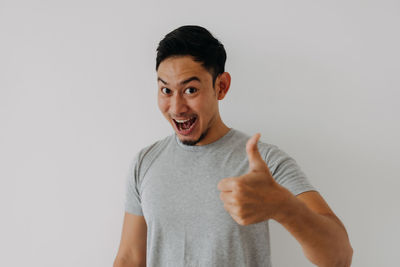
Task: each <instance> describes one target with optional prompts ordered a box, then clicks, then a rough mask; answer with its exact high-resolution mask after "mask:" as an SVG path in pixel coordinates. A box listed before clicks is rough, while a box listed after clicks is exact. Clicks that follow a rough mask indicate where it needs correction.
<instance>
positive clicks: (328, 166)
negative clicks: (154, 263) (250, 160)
mask: <svg viewBox="0 0 400 267" xmlns="http://www.w3.org/2000/svg"><path fill="white" fill-rule="evenodd" d="M399 15H400V4H399V2H398V1H361V0H360V1H310V0H305V1H297V0H290V1H289V0H287V1H282V0H281V1H259V2H252V1H250V2H246V3H245V2H244V1H237V2H235V1H193V2H192V1H159V2H154V1H141V2H140V3H139V2H134V1H94V0H93V1H88V0H79V1H15V0H14V1H4V0H1V1H0V127H1V128H0V164H1V167H0V178H1V180H0V181H1V184H0V190H1V191H0V208H1V215H0V216H1V219H0V254H1V255H0V266H8V267H13V266H35V267H36V266H37V267H50V266H51V267H53V266H60V267H67V266H68V267H72V266H73V267H87V266H89V267H91V266H93V267H102V266H111V265H112V262H113V260H114V257H115V255H116V253H117V249H118V245H119V240H120V234H121V227H122V218H123V211H124V210H123V195H124V190H125V185H124V181H125V175H126V173H127V171H128V164H129V161H130V160H131V158H132V156H133V155H134V154H135V153H136V152H137V151H138V150H139V149H141V148H143V147H144V146H146V145H149V144H151V143H153V142H155V141H156V140H158V139H161V138H163V137H165V136H166V135H169V134H171V133H172V128H171V126H170V125H169V124H168V123H167V122H166V120H165V119H164V117H162V115H161V113H160V112H159V110H158V107H157V104H156V103H157V102H156V92H157V87H156V72H155V56H156V52H155V49H156V47H157V44H158V42H159V41H160V40H161V39H162V38H163V36H164V35H165V34H167V33H168V32H169V31H171V30H173V29H175V28H177V27H179V26H181V25H185V24H196V25H201V26H204V27H206V28H207V29H209V30H210V31H211V32H212V33H213V34H214V35H215V36H216V37H217V38H218V39H220V41H221V42H222V43H223V44H224V45H225V48H226V50H227V54H228V59H227V63H226V71H228V72H230V74H231V75H232V84H231V88H230V91H229V93H228V95H227V97H226V98H225V99H224V100H223V101H221V102H220V110H221V115H222V118H223V120H224V122H225V123H226V124H227V125H228V126H229V127H234V128H236V129H239V130H242V131H244V132H246V133H248V134H251V135H252V134H254V133H256V132H261V134H262V136H261V140H262V141H264V142H268V143H272V144H276V145H278V146H279V147H280V148H281V149H283V150H284V151H286V152H287V153H289V154H290V155H291V156H292V157H294V158H295V159H296V161H297V162H298V163H299V165H300V166H301V167H302V169H303V171H304V172H305V173H306V174H307V175H308V177H309V179H310V181H311V182H312V183H313V185H314V186H315V187H317V188H318V189H319V191H320V193H321V194H322V195H323V196H324V197H325V199H326V200H327V202H328V203H329V204H330V206H331V208H332V209H333V210H334V211H335V212H336V214H337V215H338V216H339V218H340V219H341V220H342V221H343V223H344V224H345V226H346V227H347V230H348V232H349V235H350V240H351V243H352V246H353V248H354V257H353V266H362V267H365V266H397V264H398V249H399V245H398V242H399V237H400V234H399V223H400V215H399V207H398V204H399V203H400V197H399V196H398V190H399V186H400V183H399V180H398V179H399V167H398V165H397V164H398V161H399V149H400V142H399V140H398V138H399V137H400V128H399V119H398V115H399V114H400V108H399V97H400V93H399V89H400V88H399V86H400V78H399V77H400V75H399V69H400V68H399V62H400V53H399V47H400V38H399V28H400V27H399V26H400V16H399ZM270 225H271V231H272V253H273V254H272V257H273V263H274V266H300V267H301V266H312V264H311V263H309V262H308V260H307V259H306V258H305V257H304V255H303V254H302V250H301V247H300V246H299V245H298V243H297V242H296V241H295V239H294V238H293V237H292V236H291V235H290V234H289V233H288V232H286V230H285V229H284V228H282V227H281V226H280V225H279V224H277V223H276V222H271V223H270Z"/></svg>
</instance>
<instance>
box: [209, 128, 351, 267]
mask: <svg viewBox="0 0 400 267" xmlns="http://www.w3.org/2000/svg"><path fill="white" fill-rule="evenodd" d="M259 138H260V135H259V134H256V135H254V136H253V137H252V138H251V139H249V141H248V142H247V145H246V151H247V155H248V159H249V172H248V173H246V174H244V175H241V176H239V177H228V178H224V179H222V180H221V181H220V182H219V183H218V185H217V187H218V189H219V190H220V191H221V193H220V198H221V200H222V202H223V203H224V208H225V209H226V210H227V211H228V213H229V214H230V215H231V216H232V218H233V219H234V220H235V221H236V222H237V223H239V224H240V225H249V224H253V223H258V222H262V221H265V220H268V219H274V220H276V221H277V222H279V223H280V224H282V225H283V226H284V227H285V228H286V229H287V230H288V231H289V232H290V233H291V234H292V235H293V236H294V238H296V240H297V241H298V242H299V243H300V245H301V246H302V248H303V251H304V254H305V256H306V257H307V258H308V259H309V260H310V261H311V262H312V263H314V264H316V265H317V266H323V267H324V266H328V267H331V266H335V267H336V266H337V267H342V266H343V267H347V266H350V264H351V259H352V255H353V249H352V247H351V245H350V241H349V238H348V236H347V232H346V229H345V227H344V225H343V224H342V222H341V221H340V220H339V219H338V218H337V217H336V215H335V214H334V213H333V212H332V210H331V209H330V208H329V206H328V204H327V203H326V202H325V200H324V199H323V198H322V196H321V195H320V194H319V193H318V192H316V191H307V192H304V193H301V194H298V195H297V196H295V195H294V194H292V193H291V192H290V191H289V190H288V189H287V188H285V187H283V186H282V185H280V184H278V183H277V182H276V181H275V179H274V178H273V177H272V175H271V173H270V171H269V168H268V165H267V164H266V162H265V161H264V160H263V158H262V157H261V155H260V153H259V151H258V148H257V141H258V139H259Z"/></svg>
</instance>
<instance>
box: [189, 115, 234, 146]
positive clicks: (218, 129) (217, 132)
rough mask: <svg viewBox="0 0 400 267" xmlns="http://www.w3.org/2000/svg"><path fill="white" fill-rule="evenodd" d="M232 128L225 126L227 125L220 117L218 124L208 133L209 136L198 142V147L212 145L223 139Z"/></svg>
mask: <svg viewBox="0 0 400 267" xmlns="http://www.w3.org/2000/svg"><path fill="white" fill-rule="evenodd" d="M229 130H230V128H229V127H228V126H226V125H225V123H224V122H223V121H222V120H221V118H220V117H219V116H218V119H217V122H216V123H215V125H213V126H212V127H211V128H210V129H209V130H208V133H207V136H206V137H205V138H204V139H203V140H201V141H200V142H198V143H197V144H196V146H203V145H207V144H210V143H213V142H215V141H217V140H218V139H220V138H221V137H223V136H224V135H225V134H227V133H228V132H229Z"/></svg>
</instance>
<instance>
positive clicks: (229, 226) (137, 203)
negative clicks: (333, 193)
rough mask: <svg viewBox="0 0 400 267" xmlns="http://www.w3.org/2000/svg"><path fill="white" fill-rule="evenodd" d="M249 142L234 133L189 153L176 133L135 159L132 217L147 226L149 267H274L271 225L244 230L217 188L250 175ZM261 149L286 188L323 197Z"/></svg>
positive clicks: (273, 151) (288, 161)
mask: <svg viewBox="0 0 400 267" xmlns="http://www.w3.org/2000/svg"><path fill="white" fill-rule="evenodd" d="M249 138H250V136H249V135H247V134H245V133H243V132H241V131H238V130H235V129H233V128H231V129H230V130H229V132H228V133H227V134H225V135H224V136H223V137H221V138H220V139H218V140H217V141H215V142H213V143H211V144H208V145H203V146H187V145H184V144H182V143H181V142H180V140H179V139H178V137H177V135H176V134H175V133H174V134H172V135H170V136H167V137H166V138H164V139H162V140H159V141H157V142H155V143H153V144H152V145H150V146H147V147H145V148H143V149H142V150H140V151H139V153H137V154H136V155H135V156H134V159H133V160H132V162H131V166H130V169H129V173H128V175H127V181H126V185H127V187H126V195H125V211H126V212H128V213H132V214H136V215H144V218H145V220H146V223H147V267H153V266H154V267H163V266H169V267H212V266H215V267H224V266H227V267H235V266H237V267H244V266H247V267H258V266H271V258H270V241H269V230H268V221H265V222H260V223H256V224H252V225H246V226H242V225H239V224H238V223H236V221H234V220H233V219H232V217H231V216H230V215H229V213H228V212H227V211H226V210H225V209H224V207H223V203H222V201H221V199H220V198H219V193H220V191H219V190H218V188H217V184H218V182H219V181H220V180H221V179H223V178H226V177H232V176H239V175H242V174H245V173H247V172H248V168H249V166H248V159H247V154H246V142H247V140H248V139H249ZM257 145H258V148H259V151H260V153H261V155H262V156H263V158H264V160H265V162H266V163H267V165H268V166H269V168H270V171H271V174H272V175H273V177H274V178H275V180H276V181H277V182H278V183H279V184H281V185H282V186H284V187H286V188H288V189H289V190H290V191H291V192H292V193H293V194H295V195H297V194H300V193H302V192H305V191H310V190H315V189H314V187H313V186H312V185H311V184H310V183H309V182H308V180H307V178H306V176H305V174H304V173H303V172H302V171H301V169H300V168H299V166H298V165H297V164H296V162H295V160H294V159H292V158H291V157H290V156H288V155H287V154H286V153H285V152H283V151H282V150H280V149H279V148H278V147H277V146H275V145H271V144H267V143H263V142H261V141H259V142H258V144H257Z"/></svg>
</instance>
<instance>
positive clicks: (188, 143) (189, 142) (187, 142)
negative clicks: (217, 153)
mask: <svg viewBox="0 0 400 267" xmlns="http://www.w3.org/2000/svg"><path fill="white" fill-rule="evenodd" d="M208 129H210V128H207V129H206V130H205V131H204V132H203V133H202V134H201V135H200V137H199V139H197V140H183V141H182V140H181V142H182V144H184V145H187V146H194V145H196V144H197V143H198V142H200V141H201V140H203V139H204V137H206V135H207V133H208Z"/></svg>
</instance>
